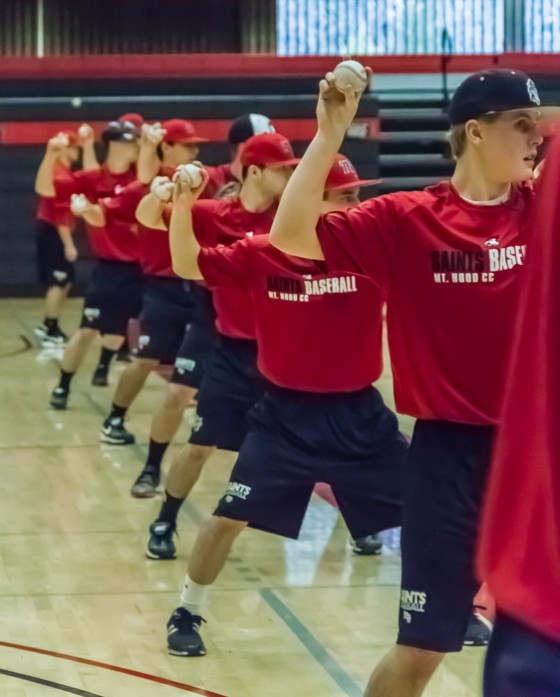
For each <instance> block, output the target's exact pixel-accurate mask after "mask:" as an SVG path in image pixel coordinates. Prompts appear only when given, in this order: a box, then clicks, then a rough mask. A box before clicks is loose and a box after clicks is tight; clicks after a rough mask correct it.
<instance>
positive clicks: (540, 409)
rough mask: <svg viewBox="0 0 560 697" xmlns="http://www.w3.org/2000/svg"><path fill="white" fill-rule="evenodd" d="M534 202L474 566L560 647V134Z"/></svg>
mask: <svg viewBox="0 0 560 697" xmlns="http://www.w3.org/2000/svg"><path fill="white" fill-rule="evenodd" d="M537 204H538V205H537V206H536V211H535V228H534V229H535V237H534V239H533V240H532V242H531V250H530V253H529V257H528V266H527V270H526V273H525V274H524V275H523V279H522V282H521V284H520V285H521V288H520V291H521V292H520V298H519V305H518V308H517V321H516V331H515V337H514V342H513V348H510V355H511V356H512V361H511V364H510V366H509V373H508V374H509V380H508V383H507V389H506V393H505V397H504V410H503V412H502V416H501V427H500V432H499V435H498V441H497V444H496V451H495V457H494V461H493V465H492V470H491V475H490V480H489V488H488V491H487V493H486V506H485V512H484V516H483V524H482V533H481V544H480V553H479V569H480V573H481V576H482V578H484V579H485V580H486V581H487V582H488V585H489V588H490V591H491V592H492V594H493V595H494V597H495V599H496V604H497V606H498V608H499V609H500V610H502V611H503V612H505V613H506V614H509V615H511V616H512V617H513V618H516V619H517V620H518V621H520V622H521V623H523V624H526V625H528V626H529V627H531V628H533V629H534V630H535V631H536V632H538V633H539V634H543V635H545V636H547V637H549V638H551V639H552V640H554V641H560V428H559V424H558V418H559V417H558V415H559V414H560V324H559V318H560V281H559V277H558V267H559V265H560V237H559V235H558V231H559V230H560V137H558V138H557V139H556V141H555V143H554V145H553V147H552V149H551V151H550V152H549V154H548V157H547V166H546V168H545V171H544V174H543V175H542V180H539V191H538V197H537Z"/></svg>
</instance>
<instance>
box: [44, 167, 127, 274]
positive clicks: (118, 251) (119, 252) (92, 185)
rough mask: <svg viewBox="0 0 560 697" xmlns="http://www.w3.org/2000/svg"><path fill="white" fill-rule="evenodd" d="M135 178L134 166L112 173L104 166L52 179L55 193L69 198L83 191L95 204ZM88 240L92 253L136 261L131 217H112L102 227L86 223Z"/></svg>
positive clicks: (106, 257)
mask: <svg viewBox="0 0 560 697" xmlns="http://www.w3.org/2000/svg"><path fill="white" fill-rule="evenodd" d="M135 179H136V168H135V167H134V166H133V167H131V168H130V169H129V170H127V171H126V172H123V173H121V174H113V173H112V172H110V171H109V170H108V169H107V168H106V167H105V166H102V167H100V168H99V169H90V170H83V171H80V172H71V173H69V174H68V175H65V176H62V177H56V178H55V189H56V193H57V196H59V197H61V198H63V199H64V198H65V199H70V196H71V195H72V194H85V196H86V198H87V199H88V200H89V201H91V202H93V203H97V202H98V201H100V199H105V202H104V203H105V204H106V202H107V201H109V200H110V199H111V198H114V197H115V196H118V195H119V194H120V193H122V191H123V190H124V188H125V187H126V186H127V185H128V184H130V183H132V182H133V181H134V180H135ZM86 229H87V233H88V240H89V244H90V248H91V251H92V253H93V255H94V256H96V257H98V258H100V259H109V260H115V261H126V262H132V261H138V240H137V237H136V234H135V232H136V221H135V219H134V218H132V219H131V220H125V219H124V218H116V217H115V218H111V217H110V219H109V220H108V221H107V225H106V226H105V227H103V228H99V227H92V226H91V225H86Z"/></svg>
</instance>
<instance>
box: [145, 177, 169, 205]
mask: <svg viewBox="0 0 560 697" xmlns="http://www.w3.org/2000/svg"><path fill="white" fill-rule="evenodd" d="M174 188H175V186H174V184H173V182H172V181H171V179H169V177H155V179H154V180H153V181H152V183H151V185H150V192H151V193H152V194H153V195H154V196H155V197H156V198H158V199H159V200H160V201H163V202H164V203H167V202H168V201H170V200H171V197H172V196H173V189H174Z"/></svg>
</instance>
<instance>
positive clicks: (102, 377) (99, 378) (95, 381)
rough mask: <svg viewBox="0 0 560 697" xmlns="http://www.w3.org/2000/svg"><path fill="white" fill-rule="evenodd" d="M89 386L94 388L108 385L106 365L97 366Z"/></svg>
mask: <svg viewBox="0 0 560 697" xmlns="http://www.w3.org/2000/svg"><path fill="white" fill-rule="evenodd" d="M91 384H92V385H94V386H95V387H107V385H108V384H109V368H108V367H107V366H106V365H98V366H97V368H96V369H95V373H94V374H93V377H92V378H91Z"/></svg>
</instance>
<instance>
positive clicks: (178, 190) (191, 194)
mask: <svg viewBox="0 0 560 697" xmlns="http://www.w3.org/2000/svg"><path fill="white" fill-rule="evenodd" d="M181 167H196V168H197V169H198V170H200V171H199V175H200V183H199V184H198V186H196V187H193V186H191V184H190V183H189V182H192V181H193V180H192V179H191V176H190V175H188V177H185V175H184V173H182V171H181ZM181 167H178V168H177V171H176V172H175V174H174V175H173V182H174V183H175V189H174V191H173V203H174V204H176V205H179V206H184V207H186V208H189V209H190V208H191V207H192V205H193V204H194V202H195V201H196V200H197V198H198V197H199V196H200V194H201V193H202V192H203V191H204V189H205V188H206V184H208V179H209V175H208V172H207V171H206V170H205V169H203V168H202V167H198V166H197V165H194V164H193V165H181Z"/></svg>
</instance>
